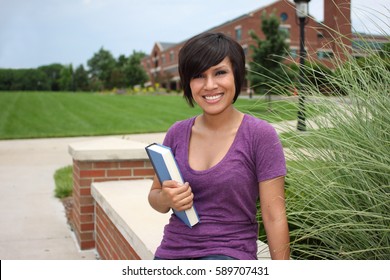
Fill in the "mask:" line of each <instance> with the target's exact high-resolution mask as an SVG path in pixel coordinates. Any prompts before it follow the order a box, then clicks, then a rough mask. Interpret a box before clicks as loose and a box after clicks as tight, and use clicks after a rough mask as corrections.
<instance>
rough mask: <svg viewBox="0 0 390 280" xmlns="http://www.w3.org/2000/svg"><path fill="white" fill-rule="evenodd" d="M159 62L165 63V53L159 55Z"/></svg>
mask: <svg viewBox="0 0 390 280" xmlns="http://www.w3.org/2000/svg"><path fill="white" fill-rule="evenodd" d="M161 64H162V65H164V64H165V54H163V55H162V56H161Z"/></svg>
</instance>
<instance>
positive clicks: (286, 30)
mask: <svg viewBox="0 0 390 280" xmlns="http://www.w3.org/2000/svg"><path fill="white" fill-rule="evenodd" d="M279 31H280V32H282V33H284V34H285V35H286V39H289V38H290V25H283V24H282V25H279Z"/></svg>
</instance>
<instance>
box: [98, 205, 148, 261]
mask: <svg viewBox="0 0 390 280" xmlns="http://www.w3.org/2000/svg"><path fill="white" fill-rule="evenodd" d="M95 215H96V250H97V252H98V254H99V256H100V258H101V259H103V260H140V259H141V258H140V257H139V256H138V255H137V253H136V252H135V251H134V249H133V248H132V247H131V246H130V244H129V243H128V242H127V241H126V239H125V238H124V237H123V235H122V234H121V233H120V232H119V230H118V228H117V227H116V226H115V225H114V224H113V223H112V221H111V220H110V218H109V217H108V216H107V215H106V213H105V212H104V210H103V209H102V208H101V207H100V206H99V205H98V204H97V205H96V214H95Z"/></svg>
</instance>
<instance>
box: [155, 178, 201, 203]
mask: <svg viewBox="0 0 390 280" xmlns="http://www.w3.org/2000/svg"><path fill="white" fill-rule="evenodd" d="M161 195H162V197H163V199H164V200H165V201H166V203H167V204H168V205H169V207H171V208H173V209H175V210H177V211H183V210H187V209H190V208H191V207H192V205H193V200H194V194H193V193H192V190H191V187H190V185H189V183H187V182H186V183H184V184H180V183H178V182H176V181H173V180H167V181H164V182H163V184H162V189H161Z"/></svg>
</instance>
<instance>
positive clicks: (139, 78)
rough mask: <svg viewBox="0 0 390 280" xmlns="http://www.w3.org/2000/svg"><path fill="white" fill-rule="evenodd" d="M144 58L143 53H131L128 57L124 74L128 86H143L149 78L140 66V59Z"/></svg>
mask: <svg viewBox="0 0 390 280" xmlns="http://www.w3.org/2000/svg"><path fill="white" fill-rule="evenodd" d="M144 56H145V54H144V53H143V52H136V51H133V54H132V55H130V56H129V58H128V60H127V63H126V65H125V66H124V72H125V75H126V82H127V85H128V86H135V85H143V84H144V83H145V82H146V81H147V80H148V79H149V78H148V75H147V74H146V72H145V70H144V69H143V68H142V66H141V59H142V58H143V57H144Z"/></svg>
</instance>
